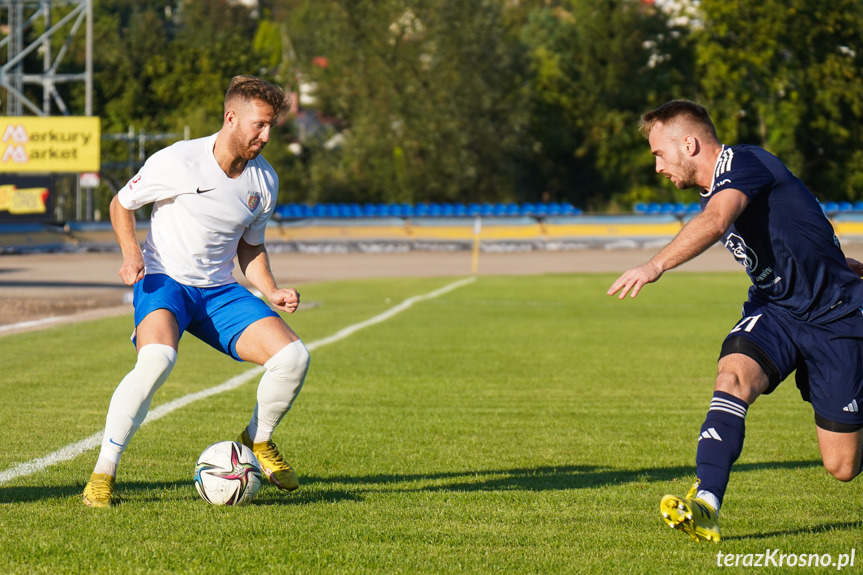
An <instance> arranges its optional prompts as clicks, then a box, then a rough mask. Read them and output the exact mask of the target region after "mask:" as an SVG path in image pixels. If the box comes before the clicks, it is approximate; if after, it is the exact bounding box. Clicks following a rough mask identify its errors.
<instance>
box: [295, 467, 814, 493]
mask: <svg viewBox="0 0 863 575" xmlns="http://www.w3.org/2000/svg"><path fill="white" fill-rule="evenodd" d="M807 467H821V462H820V461H777V462H764V463H740V464H737V465H735V466H734V471H733V472H732V473H745V472H747V471H759V470H764V469H800V468H807ZM681 478H683V479H685V480H686V481H689V480H694V478H695V466H694V465H686V466H679V467H650V468H642V469H621V468H613V467H599V466H591V465H561V466H544V467H532V468H524V469H496V470H495V469H487V470H482V471H462V472H446V473H430V474H416V475H396V474H391V475H386V474H385V475H372V476H356V477H346V476H334V477H305V478H304V480H305V482H306V484H308V483H318V482H320V483H327V482H334V483H347V484H353V485H366V486H369V487H370V488H372V489H370V490H373V491H447V492H459V491H462V492H469V491H505V490H523V491H549V490H566V489H586V488H594V487H603V486H607V485H617V484H624V483H654V482H661V481H673V480H675V479H681ZM429 482H433V483H435V485H422V484H423V483H429ZM406 483H419V484H420V485H416V486H411V485H408V486H405V485H403V484H406ZM689 487H690V486H689V484H688V483H684V484H683V485H682V486H681V488H682V489H684V490H688V489H689Z"/></svg>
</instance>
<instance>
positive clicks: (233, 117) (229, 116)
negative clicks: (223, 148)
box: [225, 110, 237, 128]
mask: <svg viewBox="0 0 863 575" xmlns="http://www.w3.org/2000/svg"><path fill="white" fill-rule="evenodd" d="M236 123H237V113H236V112H235V111H234V110H228V111H227V112H225V125H226V126H231V127H232V128H233V127H234V126H235V125H236Z"/></svg>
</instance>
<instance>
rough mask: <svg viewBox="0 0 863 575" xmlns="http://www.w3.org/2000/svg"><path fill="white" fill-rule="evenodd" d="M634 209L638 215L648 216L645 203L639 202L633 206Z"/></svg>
mask: <svg viewBox="0 0 863 575" xmlns="http://www.w3.org/2000/svg"><path fill="white" fill-rule="evenodd" d="M632 209H633V211H635V213H637V214H646V213H647V204H646V203H644V202H638V203H636V204H635V205H634V206H632Z"/></svg>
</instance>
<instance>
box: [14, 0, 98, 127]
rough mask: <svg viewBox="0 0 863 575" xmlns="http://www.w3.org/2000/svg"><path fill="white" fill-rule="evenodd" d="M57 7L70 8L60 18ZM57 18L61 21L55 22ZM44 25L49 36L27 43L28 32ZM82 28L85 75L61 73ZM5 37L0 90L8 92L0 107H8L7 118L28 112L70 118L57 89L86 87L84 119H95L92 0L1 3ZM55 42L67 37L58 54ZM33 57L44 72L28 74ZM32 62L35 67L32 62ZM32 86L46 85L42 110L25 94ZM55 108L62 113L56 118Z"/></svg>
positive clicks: (15, 0) (43, 33)
mask: <svg viewBox="0 0 863 575" xmlns="http://www.w3.org/2000/svg"><path fill="white" fill-rule="evenodd" d="M54 7H66V9H64V10H62V11H59V12H61V13H62V15H61V14H60V13H55V11H54V10H53V8H54ZM4 16H5V18H4ZM55 16H57V17H59V19H58V20H57V21H56V22H54V18H55ZM40 21H41V22H42V28H43V29H44V32H42V34H40V35H39V37H38V38H36V39H35V40H32V41H29V43H28V41H27V39H26V38H25V36H26V34H27V31H28V30H30V29H31V28H33V27H35V25H36V24H37V23H38V22H40ZM82 24H83V25H84V27H85V34H86V38H85V51H86V56H85V60H86V63H85V70H84V71H83V72H81V73H77V74H74V73H72V74H70V73H60V72H58V69H59V67H60V64H61V63H62V61H63V58H64V57H65V56H66V52H67V51H68V49H69V45H70V44H71V42H72V39H73V38H74V37H75V35H76V34H78V32H79V31H80V29H81V26H82ZM0 36H2V39H0V89H5V90H6V101H5V102H0V110H2V109H3V108H5V111H6V115H8V116H23V115H24V110H25V108H26V110H27V111H28V112H29V113H33V114H35V115H37V116H52V115H53V116H56V115H62V116H68V115H70V112H69V108H68V107H67V106H66V103H65V102H64V101H63V97H62V96H61V95H60V93H59V92H58V91H57V85H58V84H61V83H65V82H84V84H85V110H84V115H85V116H92V115H93V98H92V92H93V0H0ZM54 38H64V40H63V43H62V45H61V46H60V48H59V49H58V50H57V51H56V53H54V49H53V46H52V39H54ZM55 45H56V44H55ZM33 54H35V55H37V56H41V57H42V65H41V70H39V71H36V70H32V71H31V70H26V69H25V60H27V58H28V56H31V55H33ZM4 55H6V58H5V59H4V58H3V56H4ZM27 63H28V64H29V65H30V66H32V59H31V60H29V61H28V62H27ZM27 84H32V85H38V86H42V103H41V106H40V105H39V104H37V103H36V102H33V101H32V100H31V99H30V98H29V97H28V96H27V95H26V94H25V93H24V86H25V85H27ZM52 103H53V105H54V106H56V108H55V109H56V110H57V111H59V113H52ZM79 113H80V112H79Z"/></svg>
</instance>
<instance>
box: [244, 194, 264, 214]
mask: <svg viewBox="0 0 863 575" xmlns="http://www.w3.org/2000/svg"><path fill="white" fill-rule="evenodd" d="M260 203H261V193H260V192H253V191H251V190H250V191H249V195H248V196H246V205H247V206H249V209H250V210H252V211H253V212H254V211H255V210H256V209H258V206H259V205H260Z"/></svg>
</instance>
